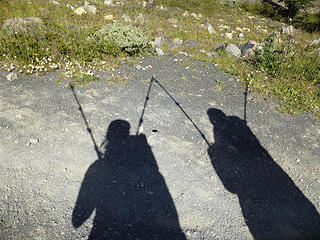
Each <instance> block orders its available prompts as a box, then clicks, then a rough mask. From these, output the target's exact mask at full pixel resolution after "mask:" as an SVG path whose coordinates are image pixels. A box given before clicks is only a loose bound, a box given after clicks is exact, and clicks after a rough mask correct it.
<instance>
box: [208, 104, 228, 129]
mask: <svg viewBox="0 0 320 240" xmlns="http://www.w3.org/2000/svg"><path fill="white" fill-rule="evenodd" d="M207 114H208V117H209V120H210V122H211V123H212V124H213V125H214V124H217V123H219V122H224V121H225V120H226V118H227V116H226V115H225V114H224V113H223V112H222V111H221V110H219V109H216V108H210V109H209V110H208V111H207Z"/></svg>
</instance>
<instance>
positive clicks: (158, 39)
mask: <svg viewBox="0 0 320 240" xmlns="http://www.w3.org/2000/svg"><path fill="white" fill-rule="evenodd" d="M151 44H152V46H153V47H157V48H163V44H164V37H156V38H155V39H154V40H153V41H151Z"/></svg>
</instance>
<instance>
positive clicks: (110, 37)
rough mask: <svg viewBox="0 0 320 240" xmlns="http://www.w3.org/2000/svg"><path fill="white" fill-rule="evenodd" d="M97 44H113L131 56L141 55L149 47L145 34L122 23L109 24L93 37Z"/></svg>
mask: <svg viewBox="0 0 320 240" xmlns="http://www.w3.org/2000/svg"><path fill="white" fill-rule="evenodd" d="M92 39H95V40H97V41H96V42H97V43H99V44H100V43H113V44H114V45H115V46H117V47H119V48H120V49H122V50H123V51H125V52H127V53H129V54H130V55H135V54H141V53H143V52H145V50H146V48H147V47H148V41H147V37H146V36H145V34H144V33H143V32H142V31H141V30H140V29H139V28H137V27H134V26H131V25H124V24H121V23H113V24H108V25H106V26H105V27H103V28H102V29H100V30H98V31H97V32H95V33H94V34H93V35H92Z"/></svg>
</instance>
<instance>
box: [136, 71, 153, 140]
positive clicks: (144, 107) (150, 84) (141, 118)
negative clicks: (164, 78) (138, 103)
mask: <svg viewBox="0 0 320 240" xmlns="http://www.w3.org/2000/svg"><path fill="white" fill-rule="evenodd" d="M154 80H155V79H154V77H153V76H152V78H151V79H150V83H149V88H148V92H147V96H146V100H145V102H144V105H143V109H142V113H141V117H140V119H139V124H138V129H137V132H136V136H137V135H138V134H139V130H140V127H141V125H142V123H143V116H144V112H145V109H146V107H147V103H148V101H149V95H150V90H151V86H152V82H153V81H154Z"/></svg>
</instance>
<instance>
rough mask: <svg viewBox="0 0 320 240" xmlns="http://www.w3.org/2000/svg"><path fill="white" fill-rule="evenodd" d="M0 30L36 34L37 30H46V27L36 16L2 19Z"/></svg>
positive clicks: (11, 32) (11, 33)
mask: <svg viewBox="0 0 320 240" xmlns="http://www.w3.org/2000/svg"><path fill="white" fill-rule="evenodd" d="M1 30H2V31H4V32H6V33H7V34H10V35H13V34H18V35H19V34H28V35H37V34H38V33H39V32H41V31H44V30H46V27H45V25H44V23H43V21H42V20H41V19H40V18H38V17H29V18H10V19H7V20H5V21H4V23H3V25H2V27H1Z"/></svg>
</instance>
